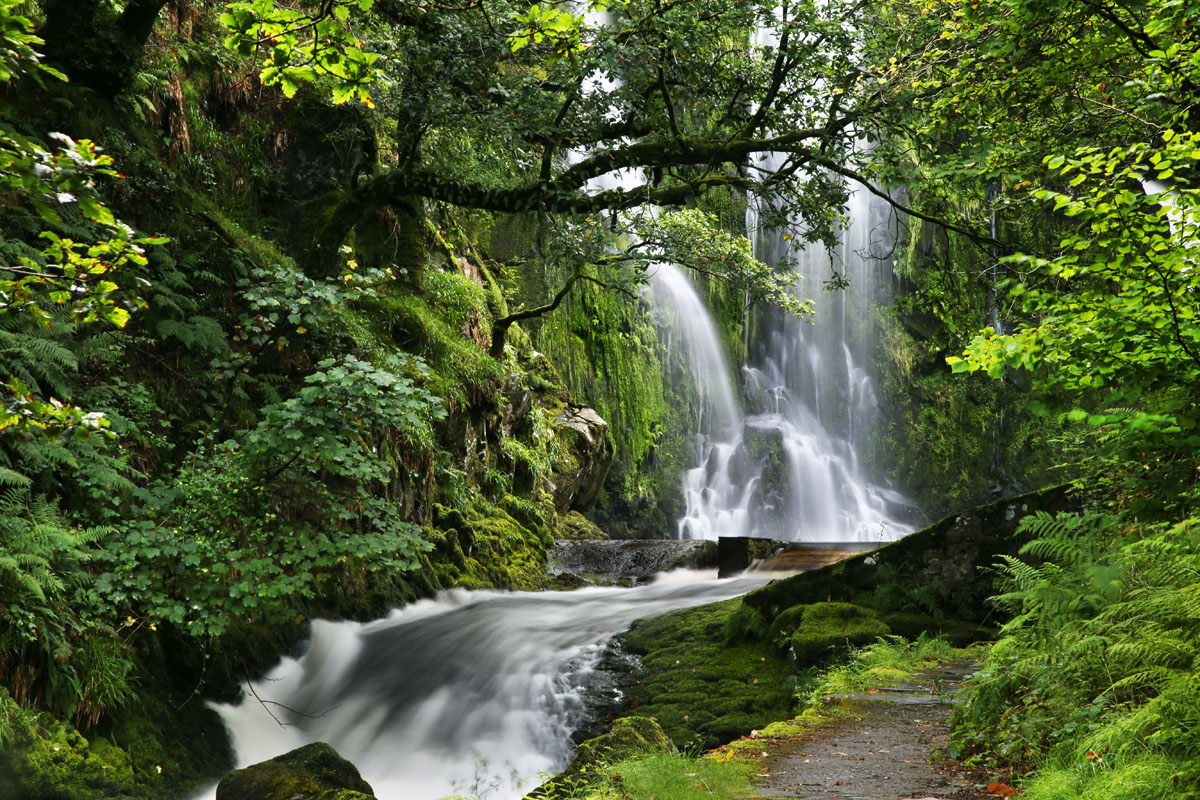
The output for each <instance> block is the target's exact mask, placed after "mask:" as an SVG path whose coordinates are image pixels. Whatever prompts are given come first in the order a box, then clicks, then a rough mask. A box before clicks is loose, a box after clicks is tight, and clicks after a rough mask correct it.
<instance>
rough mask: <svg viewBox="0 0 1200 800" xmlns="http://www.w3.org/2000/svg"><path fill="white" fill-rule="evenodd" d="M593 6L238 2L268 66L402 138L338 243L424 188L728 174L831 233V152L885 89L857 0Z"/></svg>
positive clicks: (658, 200)
mask: <svg viewBox="0 0 1200 800" xmlns="http://www.w3.org/2000/svg"><path fill="white" fill-rule="evenodd" d="M588 9H589V11H588V13H587V14H586V15H583V16H578V15H572V14H570V13H568V12H567V11H565V10H563V9H562V7H560V6H557V5H533V6H531V5H529V4H527V3H521V2H511V0H480V1H479V2H473V3H466V4H463V5H461V6H454V5H445V4H441V3H434V2H420V0H415V1H414V0H388V1H387V2H378V3H375V2H372V0H362V1H361V2H353V3H349V2H341V0H330V1H329V2H323V3H320V4H318V5H317V6H315V7H312V6H302V7H299V8H297V7H293V6H286V7H284V6H275V5H274V4H273V3H271V2H267V1H266V0H256V2H238V3H233V4H231V5H230V6H229V8H228V11H227V12H226V14H224V15H223V17H222V19H223V21H224V23H225V24H226V26H227V27H228V29H229V31H230V35H229V38H228V40H227V43H228V44H229V45H230V46H231V47H233V48H234V49H236V50H237V51H238V52H239V53H241V54H243V55H246V56H254V57H256V58H258V59H259V60H260V62H261V65H262V73H261V75H262V80H263V82H264V83H268V84H278V85H280V86H281V88H282V89H283V91H284V92H285V93H286V94H289V95H290V94H294V93H296V92H297V91H298V90H299V88H300V86H301V85H303V84H305V83H309V82H315V83H317V84H318V85H324V86H325V87H326V88H327V89H328V90H329V91H330V92H331V93H332V96H333V98H334V100H335V101H342V102H346V101H349V100H351V99H357V100H358V101H360V102H362V103H364V104H366V105H368V106H371V107H374V108H375V109H376V111H377V113H378V114H379V115H380V117H381V119H380V125H381V127H382V128H383V129H384V130H386V131H387V133H388V134H389V136H391V137H394V139H395V142H396V146H395V149H394V151H393V152H390V153H387V154H386V155H385V156H384V157H383V158H382V159H381V160H382V163H381V164H380V166H379V169H377V170H375V171H373V172H372V173H369V174H362V175H360V176H358V178H357V180H356V182H355V184H354V185H353V186H352V187H351V188H349V189H348V190H347V191H346V192H345V193H344V196H342V197H340V198H338V202H337V203H336V204H335V205H334V207H333V208H332V209H331V210H330V211H329V212H328V214H327V215H326V216H325V218H324V219H323V220H322V221H321V225H320V227H321V233H320V235H318V236H317V237H315V243H316V244H317V245H319V246H320V249H322V250H323V251H324V252H329V251H330V250H331V249H336V246H337V245H338V244H340V243H341V241H343V240H344V238H345V236H346V233H347V232H348V231H349V230H350V229H351V228H352V227H353V226H354V225H355V224H356V223H357V222H358V221H360V220H362V219H364V218H365V217H366V216H367V215H368V214H370V213H371V212H373V211H374V210H376V209H379V208H382V207H395V208H406V209H410V210H411V208H412V206H411V203H412V201H413V199H414V198H417V199H420V200H423V201H444V202H446V203H450V204H453V205H457V206H461V207H468V208H473V209H484V210H490V211H501V212H523V211H529V212H543V213H561V214H581V215H587V214H594V213H597V212H599V211H603V210H624V209H631V208H635V207H640V206H647V205H657V206H677V205H681V204H683V203H685V202H687V201H689V200H691V199H693V198H695V197H697V196H698V195H701V194H703V193H704V192H706V191H709V190H712V189H717V188H722V187H725V188H732V189H736V190H739V191H747V192H754V193H756V194H759V195H760V196H762V197H764V198H767V199H768V200H771V201H774V202H776V203H778V204H780V205H783V204H786V206H787V209H788V211H787V214H788V215H789V216H792V217H795V218H802V219H803V220H804V221H805V223H806V228H807V234H806V235H807V237H808V238H809V239H812V240H817V239H826V240H828V238H829V237H830V235H831V230H832V229H833V228H834V227H835V222H836V218H837V209H838V207H839V206H840V203H841V202H842V200H843V199H844V190H843V188H842V185H841V182H842V180H843V178H842V176H840V175H837V174H834V173H831V172H830V171H828V170H827V169H826V168H827V167H829V166H831V165H832V166H840V167H843V168H844V167H845V165H847V164H849V163H852V162H853V161H854V159H855V150H856V142H855V130H856V126H861V125H863V124H864V120H865V118H866V117H868V116H869V115H870V114H871V112H872V109H873V108H874V105H873V103H874V102H875V95H874V89H873V88H872V83H873V81H872V82H868V81H867V80H865V78H866V76H865V74H864V73H863V71H862V70H861V69H860V68H859V67H858V66H857V65H856V63H855V60H854V57H853V44H854V34H853V29H852V26H851V24H850V23H851V21H852V20H853V19H854V16H855V15H856V13H857V12H858V11H859V9H860V6H859V5H849V6H846V7H842V6H839V5H836V4H835V5H833V6H829V5H828V4H823V3H817V2H813V1H812V0H800V2H786V3H784V4H783V5H782V6H777V5H776V4H775V3H766V2H762V1H761V0H760V1H759V2H752V3H747V4H729V3H721V2H717V1H716V0H674V1H670V2H667V1H664V0H629V1H628V2H598V3H594V4H591V5H590V6H588ZM766 30H771V31H772V34H771V35H770V36H767V37H765V38H766V40H765V41H758V40H756V39H755V38H754V34H755V33H756V32H757V31H766ZM762 38H763V36H760V37H759V39H762ZM767 153H774V154H776V155H775V157H774V158H773V159H771V160H767V159H765V158H763V156H764V155H765V154H767ZM617 176H623V180H617ZM776 221H778V218H777V219H776Z"/></svg>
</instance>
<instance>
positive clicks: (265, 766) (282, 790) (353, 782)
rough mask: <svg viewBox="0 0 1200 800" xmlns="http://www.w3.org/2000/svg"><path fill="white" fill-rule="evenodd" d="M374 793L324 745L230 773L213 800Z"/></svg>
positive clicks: (337, 799)
mask: <svg viewBox="0 0 1200 800" xmlns="http://www.w3.org/2000/svg"><path fill="white" fill-rule="evenodd" d="M374 797H375V792H374V790H373V789H371V786H370V784H368V783H367V782H366V781H364V780H363V779H362V776H361V775H359V774H358V769H357V768H356V767H355V766H354V765H353V764H351V763H350V762H349V761H347V760H346V759H344V758H342V757H341V756H340V755H338V752H337V751H336V750H334V749H333V748H332V747H330V746H329V745H327V744H325V743H324V742H314V743H313V744H308V745H305V746H304V747H300V748H297V749H296V750H293V751H291V752H290V753H284V754H283V755H281V756H276V757H275V758H272V759H271V760H269V761H263V762H261V763H259V764H253V765H251V766H249V767H246V768H245V769H238V770H234V771H233V772H231V773H229V774H228V775H226V776H225V777H224V778H222V779H221V783H220V784H218V786H217V800H370V799H371V798H374Z"/></svg>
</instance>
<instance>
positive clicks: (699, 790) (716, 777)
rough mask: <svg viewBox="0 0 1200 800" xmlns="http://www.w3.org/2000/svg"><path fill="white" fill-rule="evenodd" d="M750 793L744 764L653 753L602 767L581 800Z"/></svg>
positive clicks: (696, 799)
mask: <svg viewBox="0 0 1200 800" xmlns="http://www.w3.org/2000/svg"><path fill="white" fill-rule="evenodd" d="M753 791H754V789H753V786H752V785H751V782H750V765H749V764H746V763H744V762H740V761H718V760H717V759H714V758H692V757H691V756H688V755H686V754H682V753H652V754H649V755H646V756H642V757H640V758H634V759H629V760H627V761H620V762H617V763H615V764H611V765H608V766H606V767H604V768H603V769H602V771H601V778H600V781H599V783H598V785H597V786H594V787H593V788H591V789H589V790H588V792H587V793H586V794H584V795H582V796H580V800H658V798H670V799H671V800H712V798H734V797H745V796H748V795H750V794H751V793H752V792H753Z"/></svg>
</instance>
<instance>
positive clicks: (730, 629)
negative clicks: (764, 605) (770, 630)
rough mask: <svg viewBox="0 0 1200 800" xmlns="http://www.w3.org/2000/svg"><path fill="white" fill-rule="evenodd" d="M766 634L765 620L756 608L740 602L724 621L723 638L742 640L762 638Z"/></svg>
mask: <svg viewBox="0 0 1200 800" xmlns="http://www.w3.org/2000/svg"><path fill="white" fill-rule="evenodd" d="M766 635H767V620H766V619H765V618H764V617H763V615H762V612H761V611H759V610H758V609H757V608H751V607H750V606H748V605H745V604H740V605H738V607H737V610H736V611H734V612H733V613H732V614H730V615H729V619H728V620H726V621H725V639H726V641H729V642H734V643H736V642H743V641H753V640H758V639H763V638H764V637H766Z"/></svg>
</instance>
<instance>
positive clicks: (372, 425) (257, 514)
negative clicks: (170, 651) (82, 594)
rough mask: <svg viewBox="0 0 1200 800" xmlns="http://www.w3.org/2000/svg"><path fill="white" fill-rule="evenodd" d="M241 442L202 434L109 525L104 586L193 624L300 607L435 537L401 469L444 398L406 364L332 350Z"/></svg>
mask: <svg viewBox="0 0 1200 800" xmlns="http://www.w3.org/2000/svg"><path fill="white" fill-rule="evenodd" d="M317 366H318V371H316V372H314V373H313V374H311V375H310V376H309V377H308V378H307V379H306V381H305V383H306V385H305V386H304V387H303V388H302V389H301V390H300V392H299V393H298V395H297V396H296V397H293V398H290V399H288V400H286V401H283V402H281V403H277V404H275V405H273V406H270V407H268V408H266V409H264V410H263V415H262V419H261V421H260V422H259V424H258V425H257V426H256V427H255V428H254V429H253V430H250V431H248V432H246V433H245V435H244V437H242V442H241V444H239V443H238V442H237V441H229V442H225V443H222V444H219V445H212V444H207V443H201V444H200V446H199V448H198V449H197V450H196V451H195V453H194V454H193V456H192V458H190V459H189V461H188V462H187V463H186V464H185V466H184V468H183V469H182V470H181V471H180V473H179V475H178V477H177V478H175V479H173V480H166V481H159V482H157V483H156V484H154V485H152V486H151V487H150V489H149V490H148V491H145V492H142V493H140V494H141V504H140V506H139V508H138V509H137V511H136V513H135V514H134V515H133V516H132V518H131V519H129V520H127V521H126V522H124V523H123V524H122V525H121V526H119V530H117V531H116V532H114V534H113V535H112V536H111V537H110V538H109V539H108V544H109V545H110V546H109V547H108V548H106V552H105V554H104V556H103V561H104V564H105V567H106V571H105V572H104V573H103V574H102V575H101V576H100V577H99V578H98V580H97V581H96V584H95V591H96V594H97V597H98V600H99V601H100V602H102V603H103V604H104V605H105V606H107V607H108V608H110V609H111V613H114V614H118V615H120V614H129V615H131V616H133V617H135V618H136V619H138V620H140V621H141V622H143V623H145V624H150V625H157V624H158V623H160V622H169V623H172V624H174V625H177V626H183V627H185V628H186V630H187V631H188V632H189V633H190V634H192V635H194V636H209V635H219V634H221V633H224V632H226V631H227V630H229V628H230V626H232V625H234V624H235V623H238V622H243V621H251V620H255V619H262V620H266V621H280V620H286V619H295V618H297V615H298V614H299V611H298V608H299V605H300V604H301V603H302V602H303V601H304V600H305V599H309V598H313V597H315V596H316V593H317V591H318V590H319V589H321V588H322V586H323V585H324V583H325V582H328V581H329V580H330V579H331V578H334V577H337V576H340V575H342V574H349V575H355V574H367V573H382V574H387V573H398V572H403V571H405V570H409V569H412V568H414V567H415V566H417V563H418V561H417V556H418V554H419V553H421V552H423V551H425V550H428V549H429V548H430V546H431V545H429V544H428V543H427V542H425V541H424V539H423V538H422V535H421V531H420V529H419V528H418V527H417V526H416V525H414V524H412V523H410V522H408V521H406V520H405V519H404V517H403V514H402V509H400V508H399V507H398V506H397V498H396V496H395V494H394V492H395V481H396V476H397V471H398V470H401V469H403V467H404V464H405V463H406V462H407V461H410V460H412V459H419V458H423V457H425V456H424V454H425V452H426V450H427V448H429V447H430V446H431V445H432V430H431V427H430V426H431V423H432V422H433V421H434V420H435V419H438V418H440V417H441V416H442V414H443V413H444V412H443V410H442V407H441V405H440V404H439V403H438V402H437V401H436V400H435V399H434V398H433V397H431V396H430V395H429V394H428V393H427V392H426V391H425V390H423V389H420V388H418V387H417V386H416V385H415V384H414V383H413V381H412V380H411V379H410V378H408V377H407V376H405V375H404V374H403V373H404V372H405V371H414V370H415V371H418V373H419V370H420V369H421V366H420V364H419V362H416V361H412V362H409V363H404V362H401V361H400V360H399V359H393V360H392V361H391V362H390V363H389V364H388V365H387V366H389V367H391V369H392V370H395V371H388V370H385V369H378V368H376V367H374V366H372V365H371V364H369V363H367V362H363V361H359V360H358V359H356V358H354V357H353V356H347V357H346V358H345V359H343V360H341V361H340V362H338V361H335V360H333V359H328V360H326V361H323V362H321V363H319V364H318V365H317Z"/></svg>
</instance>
